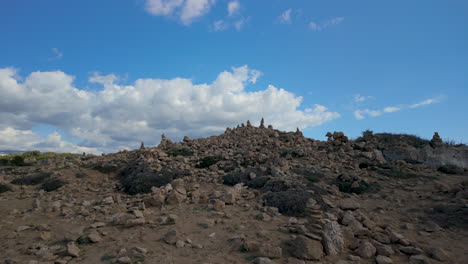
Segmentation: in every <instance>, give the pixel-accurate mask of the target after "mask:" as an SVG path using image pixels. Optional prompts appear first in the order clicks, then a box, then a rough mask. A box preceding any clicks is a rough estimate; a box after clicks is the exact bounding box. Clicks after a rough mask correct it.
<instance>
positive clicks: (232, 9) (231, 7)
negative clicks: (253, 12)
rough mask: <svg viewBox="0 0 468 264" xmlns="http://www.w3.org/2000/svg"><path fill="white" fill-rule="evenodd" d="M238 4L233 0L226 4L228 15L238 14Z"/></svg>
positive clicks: (236, 0)
mask: <svg viewBox="0 0 468 264" xmlns="http://www.w3.org/2000/svg"><path fill="white" fill-rule="evenodd" d="M239 10H240V3H239V1H238V0H234V1H231V2H229V3H228V15H229V16H234V15H236V14H238V13H239Z"/></svg>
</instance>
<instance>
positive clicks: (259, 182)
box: [247, 176, 270, 189]
mask: <svg viewBox="0 0 468 264" xmlns="http://www.w3.org/2000/svg"><path fill="white" fill-rule="evenodd" d="M269 180H270V177H268V176H259V177H256V178H254V179H252V180H250V181H248V182H247V186H248V187H249V188H254V189H260V188H263V186H265V184H267V182H268V181H269Z"/></svg>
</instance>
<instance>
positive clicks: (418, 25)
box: [0, 0, 468, 152]
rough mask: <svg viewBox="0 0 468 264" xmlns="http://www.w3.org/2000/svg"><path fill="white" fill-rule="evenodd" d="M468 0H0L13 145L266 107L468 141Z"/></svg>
mask: <svg viewBox="0 0 468 264" xmlns="http://www.w3.org/2000/svg"><path fill="white" fill-rule="evenodd" d="M467 14H468V2H467V1H461V0H453V1H442V0H440V1H436V0H425V1H422V0H420V1H400V0H396V1H370V0H369V1H349V0H348V1H338V0H313V1H312V0H310V1H305V0H303V1H279V0H270V1H262V0H258V1H247V0H238V1H236V0H232V1H221V0H217V1H214V0H165V1H162V0H128V1H124V0H119V1H115V0H113V1H111V0H101V1H90V0H81V1H61V0H54V1H53V0H43V1H33V0H14V1H13V0H5V1H1V2H0V35H1V36H2V41H0V91H1V92H2V94H3V95H2V96H1V97H3V98H0V110H1V112H0V136H1V138H3V141H2V139H0V149H2V148H3V149H4V148H14V147H16V148H20V149H30V148H42V149H44V150H57V151H82V150H83V151H89V152H102V151H103V152H109V151H115V150H118V149H123V148H135V147H137V146H139V142H140V141H141V140H144V141H145V142H148V144H157V142H158V141H159V135H160V134H161V133H166V135H168V136H169V137H171V138H173V139H176V140H177V139H180V138H181V137H182V136H183V135H189V136H192V137H199V136H207V135H214V134H218V133H220V132H222V131H223V130H222V127H227V126H231V127H232V126H234V125H236V124H237V123H239V122H243V121H245V120H244V119H247V118H248V119H251V120H252V121H253V122H254V123H255V122H257V121H258V120H259V119H260V118H261V116H262V115H263V116H266V122H267V123H272V124H274V126H275V127H278V128H280V129H285V130H290V129H294V128H295V127H300V128H301V129H302V130H303V131H304V134H305V135H306V136H308V137H312V138H317V139H325V137H324V135H325V133H326V132H327V131H335V130H336V131H341V130H342V131H344V132H345V133H346V134H348V135H349V136H351V137H357V136H359V135H360V133H361V132H362V131H363V130H365V129H371V130H373V131H375V132H402V133H410V134H416V135H419V136H422V137H426V138H430V137H431V136H432V133H433V132H434V131H439V133H440V135H441V137H442V138H450V139H452V140H455V141H457V142H460V141H461V142H465V143H467V142H468V136H467V135H468V122H463V120H465V119H466V118H465V116H466V115H467V114H468V107H467V106H466V102H468V95H467V94H468V93H467V92H466V91H468V30H467V29H468V15H467ZM270 85H271V87H270ZM269 87H270V88H269ZM128 98H130V99H128Z"/></svg>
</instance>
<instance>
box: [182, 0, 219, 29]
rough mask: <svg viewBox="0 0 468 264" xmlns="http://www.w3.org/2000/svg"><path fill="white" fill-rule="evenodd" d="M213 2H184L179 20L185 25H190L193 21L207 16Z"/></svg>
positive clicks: (189, 0) (195, 0)
mask: <svg viewBox="0 0 468 264" xmlns="http://www.w3.org/2000/svg"><path fill="white" fill-rule="evenodd" d="M214 3H215V0H186V1H185V5H184V7H183V8H182V12H181V14H180V19H181V21H182V23H184V24H185V25H190V24H191V23H192V22H193V20H194V19H196V18H198V17H201V16H203V15H205V14H207V13H208V12H209V11H210V8H211V6H212V5H213V4H214Z"/></svg>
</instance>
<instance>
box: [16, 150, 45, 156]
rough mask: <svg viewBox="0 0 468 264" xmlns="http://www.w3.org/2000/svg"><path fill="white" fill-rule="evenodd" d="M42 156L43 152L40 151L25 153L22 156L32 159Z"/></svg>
mask: <svg viewBox="0 0 468 264" xmlns="http://www.w3.org/2000/svg"><path fill="white" fill-rule="evenodd" d="M40 155H41V152H40V151H39V150H33V151H27V152H24V153H23V154H22V155H21V156H23V158H32V157H38V156H40Z"/></svg>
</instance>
